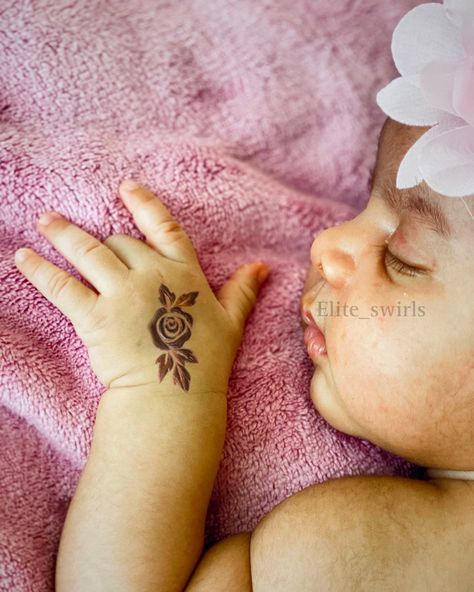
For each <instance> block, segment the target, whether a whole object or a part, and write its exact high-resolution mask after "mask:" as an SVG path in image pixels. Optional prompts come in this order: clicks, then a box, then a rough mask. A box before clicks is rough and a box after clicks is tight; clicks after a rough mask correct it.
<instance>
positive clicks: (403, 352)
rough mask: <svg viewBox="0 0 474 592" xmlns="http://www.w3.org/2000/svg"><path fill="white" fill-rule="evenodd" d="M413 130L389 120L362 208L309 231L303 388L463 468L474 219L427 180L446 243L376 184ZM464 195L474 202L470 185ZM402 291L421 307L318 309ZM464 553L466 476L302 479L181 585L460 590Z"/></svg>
mask: <svg viewBox="0 0 474 592" xmlns="http://www.w3.org/2000/svg"><path fill="white" fill-rule="evenodd" d="M424 131H426V128H408V127H406V126H402V125H400V124H397V123H395V122H393V121H390V120H389V121H388V122H387V124H386V126H385V128H384V131H383V135H382V138H381V145H380V150H379V155H378V163H377V168H376V171H375V176H374V185H373V188H372V195H371V199H370V201H369V204H368V206H367V208H366V210H364V212H362V213H361V214H360V215H359V216H358V217H357V218H355V219H354V220H351V221H349V222H347V223H345V224H342V225H340V226H338V227H335V228H334V229H328V230H326V231H325V232H323V233H322V234H320V235H319V236H318V237H317V238H316V240H315V241H314V244H313V247H312V250H311V256H312V264H311V266H310V268H309V270H308V274H307V279H306V283H305V287H304V294H303V297H302V304H304V305H307V306H308V307H309V309H310V310H311V311H312V313H313V316H314V318H315V320H316V322H317V323H318V325H319V326H320V328H322V330H323V332H324V333H325V338H326V344H327V350H328V356H327V357H323V358H321V360H320V364H319V365H318V366H317V367H316V371H315V374H314V377H313V380H312V383H311V396H312V400H313V402H314V404H315V406H316V407H317V408H318V410H319V411H320V412H321V413H322V415H323V416H324V417H325V418H326V419H327V420H328V421H329V422H330V423H331V424H333V425H334V426H335V427H337V428H338V429H340V430H342V431H344V432H347V433H349V434H353V435H356V436H359V437H362V438H366V439H369V440H371V441H373V442H375V443H377V444H379V445H380V446H382V447H384V448H385V449H387V450H390V451H392V452H394V453H396V454H399V455H402V456H405V457H406V458H409V459H410V460H412V461H413V462H416V463H418V464H420V465H423V466H426V467H434V468H438V469H457V470H464V471H472V470H474V460H473V459H474V455H473V452H474V422H473V415H474V333H473V329H472V328H473V327H474V307H473V304H472V294H473V293H474V266H473V261H474V260H473V258H472V247H473V242H474V222H473V221H472V219H471V218H470V217H469V214H468V212H467V211H466V209H465V207H464V205H463V204H462V203H461V202H460V200H448V199H447V198H446V197H444V196H439V195H437V194H435V193H434V192H432V191H431V190H429V191H430V193H431V194H432V195H431V197H432V199H433V200H434V201H435V202H436V203H437V204H438V205H439V206H440V207H441V208H442V211H443V213H444V214H445V215H446V217H447V218H448V221H449V224H450V225H451V227H452V230H453V232H454V236H453V238H452V239H451V242H448V243H446V242H445V241H444V239H442V238H440V237H439V236H437V235H435V233H433V231H432V230H430V229H428V228H426V227H422V226H423V225H422V224H421V221H420V220H419V218H418V217H416V215H415V214H413V213H412V212H395V211H393V210H392V209H391V208H390V207H388V206H387V205H386V203H385V201H384V200H382V199H380V193H379V192H380V191H381V189H380V188H381V187H383V184H382V181H383V180H384V179H386V178H392V179H395V174H396V171H397V170H398V165H399V163H400V161H401V159H402V157H403V155H404V153H405V152H406V150H407V149H408V147H409V146H410V145H411V144H412V143H413V142H414V141H415V140H416V139H417V138H418V137H419V135H421V134H422V133H423V132H424ZM426 188H427V186H426ZM406 191H407V190H405V192H406ZM405 192H402V193H405ZM466 203H467V204H468V206H469V207H470V209H471V211H473V210H474V199H473V198H468V199H466ZM385 240H388V246H389V248H390V249H391V251H392V252H394V253H395V254H396V255H398V256H399V257H400V259H404V260H405V261H408V262H410V263H417V264H419V265H420V266H421V265H425V266H426V268H429V267H430V266H431V269H432V270H433V271H432V272H431V276H418V277H416V278H415V277H414V276H409V275H407V276H404V275H402V274H401V273H399V272H398V271H397V269H399V267H395V268H394V269H392V270H385V271H384V272H383V273H380V271H379V269H380V264H377V262H376V257H378V258H380V254H379V253H380V251H378V250H377V247H378V246H379V243H380V242H381V244H382V245H383V244H386V243H384V241H385ZM382 260H383V256H382ZM390 261H392V260H391V259H388V262H390ZM384 275H385V277H384ZM420 277H421V279H420ZM412 299H415V301H416V303H417V305H418V306H421V305H423V306H424V307H425V315H424V316H423V317H422V318H416V317H412V318H411V319H410V318H403V319H401V318H393V317H389V318H380V317H379V318H377V319H370V320H360V319H358V318H356V319H354V318H347V317H343V316H340V317H334V318H327V317H326V318H323V317H321V316H318V310H319V311H320V310H321V307H318V306H317V304H318V302H320V301H322V300H324V301H326V302H328V301H332V302H335V301H336V300H337V301H339V302H340V303H347V302H350V303H352V304H354V303H357V304H358V305H359V307H360V309H363V305H364V304H367V303H370V304H373V303H377V304H378V305H380V306H381V305H384V304H385V305H387V304H389V303H396V302H397V301H398V300H401V301H410V300H412ZM443 311H444V314H441V313H442V312H443ZM428 320H429V322H427V321H428ZM456 321H457V322H456ZM463 323H465V327H462V325H463ZM407 337H409V338H408V339H407ZM377 343H378V344H379V345H378V347H377V348H375V347H374V344H377ZM437 343H439V348H437V347H436V344H437ZM428 345H431V346H430V347H428ZM410 359H411V360H412V363H411V364H409V365H406V364H405V362H406V361H407V360H410ZM390 369H395V370H397V371H396V372H390V371H389V370H390ZM384 371H385V372H384ZM239 565H240V567H239ZM473 565H474V481H469V480H462V479H426V480H411V479H404V478H387V477H357V478H345V479H338V480H332V481H328V482H326V483H324V484H322V485H314V486H312V487H308V488H306V489H304V490H303V491H301V492H299V493H298V494H296V495H293V496H291V497H290V498H288V499H287V500H285V501H284V502H282V503H281V504H279V506H277V507H276V508H274V509H273V511H272V512H270V513H269V514H268V515H267V516H265V518H264V519H263V520H262V521H261V522H260V523H259V525H258V526H257V528H256V529H255V530H254V532H253V533H248V534H247V535H243V534H242V535H237V536H236V537H231V538H230V539H227V540H225V541H221V542H220V543H218V544H217V545H215V546H214V547H213V548H211V549H210V550H209V551H207V554H206V555H205V556H204V558H203V560H202V561H201V563H200V564H199V566H198V568H197V570H196V572H195V574H194V577H193V579H192V580H191V582H190V584H189V586H188V588H187V590H190V591H192V592H201V591H204V590H209V589H212V590H215V591H216V592H220V591H221V590H222V592H223V591H224V590H226V591H234V590H235V592H237V591H239V592H240V591H244V590H245V591H249V592H250V591H251V590H253V591H254V592H260V591H270V590H271V591H274V592H279V591H282V592H283V591H288V590H298V591H299V592H306V591H308V592H310V591H315V590H321V591H324V592H333V591H334V592H339V591H341V590H357V591H358V590H361V591H362V590H363V591H364V592H371V591H373V592H380V590H384V592H386V591H392V590H393V591H400V590H410V591H413V592H418V591H419V592H427V591H430V592H431V591H438V590H439V591H440V592H441V591H446V590H448V591H453V592H464V591H465V592H468V591H469V590H472V589H473V588H474V567H473Z"/></svg>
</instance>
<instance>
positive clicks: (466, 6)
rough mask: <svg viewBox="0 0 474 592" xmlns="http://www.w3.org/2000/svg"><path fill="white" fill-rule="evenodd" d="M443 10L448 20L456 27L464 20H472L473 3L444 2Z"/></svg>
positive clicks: (469, 1) (473, 16) (461, 0)
mask: <svg viewBox="0 0 474 592" xmlns="http://www.w3.org/2000/svg"><path fill="white" fill-rule="evenodd" d="M444 9H445V10H446V14H447V16H448V18H449V19H451V20H452V21H453V23H454V24H455V25H457V26H458V27H461V26H462V23H463V21H464V20H465V19H472V18H474V3H473V2H472V0H444Z"/></svg>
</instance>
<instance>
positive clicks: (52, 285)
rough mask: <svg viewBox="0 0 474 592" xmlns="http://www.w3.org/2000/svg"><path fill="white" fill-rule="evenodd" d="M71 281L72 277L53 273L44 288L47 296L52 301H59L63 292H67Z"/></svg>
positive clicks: (61, 273)
mask: <svg viewBox="0 0 474 592" xmlns="http://www.w3.org/2000/svg"><path fill="white" fill-rule="evenodd" d="M71 281H72V277H70V276H69V275H68V274H67V273H64V272H57V273H53V275H52V276H51V277H50V278H49V280H48V283H47V286H46V289H47V291H48V294H49V295H50V296H51V298H52V299H53V300H59V298H60V297H61V296H62V294H64V292H65V291H66V290H67V288H68V286H69V285H70V282H71Z"/></svg>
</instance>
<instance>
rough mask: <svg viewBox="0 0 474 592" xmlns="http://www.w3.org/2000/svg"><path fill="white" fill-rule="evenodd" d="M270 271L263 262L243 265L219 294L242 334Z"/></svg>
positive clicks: (221, 301) (218, 297)
mask: <svg viewBox="0 0 474 592" xmlns="http://www.w3.org/2000/svg"><path fill="white" fill-rule="evenodd" d="M269 271H270V270H269V269H268V267H267V266H266V265H265V264H264V263H261V262H259V263H249V264H247V265H243V266H242V267H239V269H237V271H235V272H234V273H233V275H232V277H231V278H230V279H229V280H228V281H227V282H226V283H225V284H224V285H223V286H222V288H221V289H220V290H219V292H218V294H217V299H218V300H219V302H220V303H221V304H222V306H223V307H224V308H225V310H226V311H227V313H228V314H229V316H230V318H231V319H232V320H233V321H234V325H235V326H236V327H237V328H238V329H239V331H240V332H243V330H244V325H245V321H246V320H247V317H248V316H249V314H250V313H251V312H252V309H253V307H254V306H255V303H256V301H257V295H258V292H259V290H260V286H261V285H262V284H263V282H264V281H265V279H266V278H267V276H268V274H269Z"/></svg>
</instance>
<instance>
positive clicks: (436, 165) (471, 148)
mask: <svg viewBox="0 0 474 592" xmlns="http://www.w3.org/2000/svg"><path fill="white" fill-rule="evenodd" d="M419 163H420V171H421V174H422V175H423V178H424V180H425V181H426V183H427V184H428V185H429V186H430V187H431V188H432V189H434V190H435V191H437V192H438V193H441V194H443V195H445V196H447V197H464V196H467V195H472V194H474V129H473V128H472V127H470V126H464V127H459V128H456V129H454V130H450V131H447V132H445V133H443V134H441V135H438V136H437V137H435V138H433V139H432V140H430V141H429V142H428V143H427V144H426V145H425V147H424V148H423V149H422V151H421V154H420V157H419Z"/></svg>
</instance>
